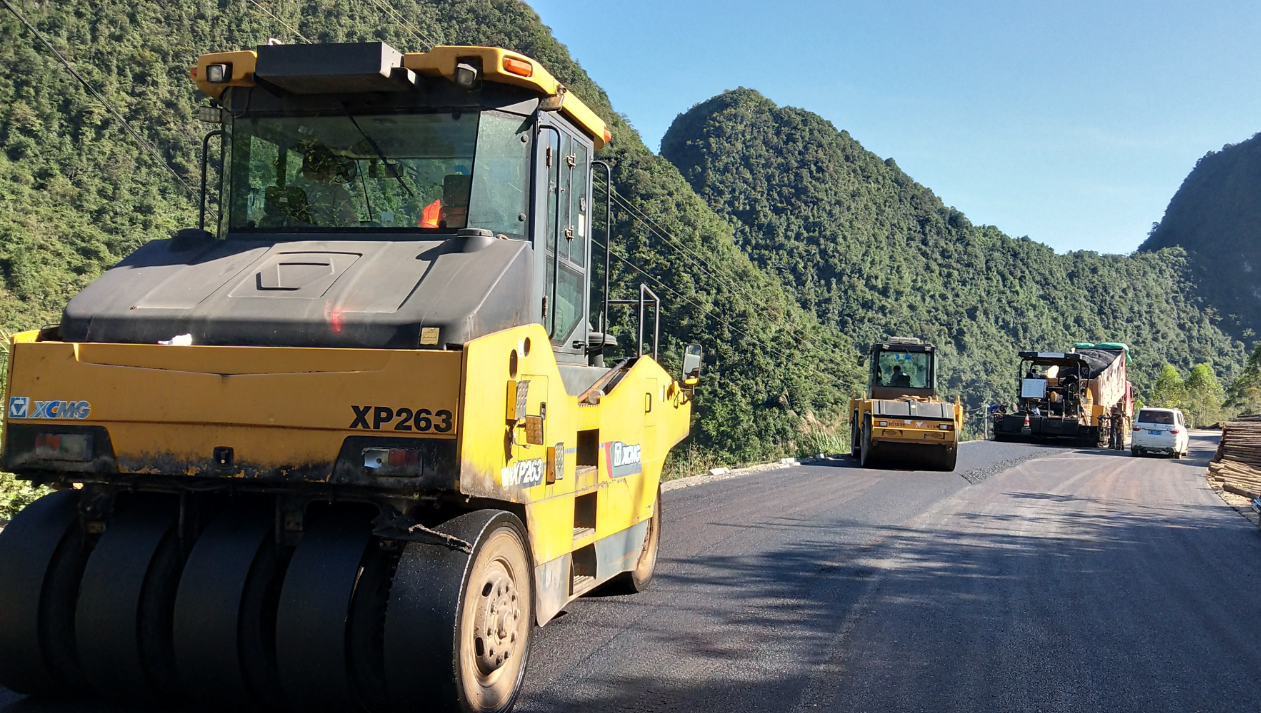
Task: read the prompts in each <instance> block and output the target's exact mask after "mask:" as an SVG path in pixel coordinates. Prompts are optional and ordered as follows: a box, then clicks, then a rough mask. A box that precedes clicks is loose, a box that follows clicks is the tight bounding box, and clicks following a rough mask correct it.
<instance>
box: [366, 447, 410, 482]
mask: <svg viewBox="0 0 1261 713" xmlns="http://www.w3.org/2000/svg"><path fill="white" fill-rule="evenodd" d="M363 467H364V468H367V469H369V470H375V471H376V474H377V475H399V476H418V475H421V473H422V472H423V470H424V463H423V461H422V459H421V457H420V451H419V450H414V449H411V448H365V449H364V450H363Z"/></svg>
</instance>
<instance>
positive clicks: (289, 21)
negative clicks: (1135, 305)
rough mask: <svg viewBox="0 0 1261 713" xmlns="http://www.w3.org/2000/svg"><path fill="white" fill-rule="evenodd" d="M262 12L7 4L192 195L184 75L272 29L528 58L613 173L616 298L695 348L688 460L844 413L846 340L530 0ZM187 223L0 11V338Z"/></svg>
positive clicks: (784, 447)
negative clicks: (699, 347) (592, 126)
mask: <svg viewBox="0 0 1261 713" xmlns="http://www.w3.org/2000/svg"><path fill="white" fill-rule="evenodd" d="M262 4H263V5H266V6H267V7H268V8H269V9H270V10H271V11H272V12H273V13H274V14H275V15H276V17H278V18H279V19H280V20H282V21H283V23H284V24H282V23H281V22H278V21H277V20H275V19H273V18H272V17H270V16H268V15H267V14H265V13H263V12H262V11H260V10H259V9H258V7H257V6H256V5H255V4H252V3H245V2H241V1H239V0H194V1H193V2H184V3H154V2H150V1H147V0H101V1H100V2H93V3H37V2H34V1H31V0H17V1H16V2H15V5H16V6H17V7H18V8H19V9H20V10H21V11H22V12H23V13H24V14H25V15H26V16H27V17H28V18H29V19H30V20H31V21H32V22H34V23H35V24H36V25H37V27H38V28H39V29H40V31H41V32H42V33H43V34H45V35H46V36H47V37H48V38H49V39H50V41H52V43H53V44H54V45H55V46H56V47H57V48H58V49H59V50H60V51H61V52H62V53H63V54H65V55H66V56H67V57H68V58H69V59H70V60H71V61H72V62H73V63H74V64H75V66H76V68H77V69H78V70H79V71H80V72H81V73H82V74H84V75H85V76H86V77H87V79H88V80H89V81H90V82H91V83H92V84H93V86H95V87H96V88H97V89H98V90H99V91H100V92H101V93H102V94H103V95H104V96H105V97H106V98H107V100H108V101H109V102H110V103H111V104H112V105H113V106H114V107H116V108H117V109H118V110H119V111H120V112H121V113H122V115H123V116H124V117H126V119H127V120H128V122H130V123H131V124H132V125H133V126H134V127H135V128H136V129H137V130H139V131H140V132H141V133H143V134H144V135H145V136H146V138H147V139H148V140H149V141H150V142H152V143H153V144H154V145H156V146H157V147H158V148H159V149H160V151H161V152H162V154H163V157H164V158H165V159H166V161H168V162H170V164H172V165H173V166H174V167H175V170H176V171H177V172H179V173H180V174H181V175H182V176H183V178H184V179H185V181H186V182H188V183H191V184H194V185H195V184H196V182H197V171H198V167H199V155H198V153H199V150H200V139H201V136H202V135H203V134H204V133H205V132H206V130H207V127H206V126H204V125H201V124H198V123H197V122H196V121H195V107H196V106H197V105H198V104H199V103H202V104H204V103H205V102H204V98H202V97H199V96H198V95H197V94H196V93H195V90H194V87H193V84H192V82H191V81H190V80H189V78H188V68H189V67H190V66H192V64H193V63H194V62H195V61H196V58H197V56H198V55H199V54H200V53H202V52H207V51H215V50H223V49H238V48H243V47H252V46H255V45H258V44H260V43H265V42H266V41H267V40H268V38H269V37H276V38H279V39H281V40H283V41H300V40H296V37H295V34H294V33H293V32H291V31H290V29H289V28H288V27H286V25H288V26H289V27H292V28H293V30H296V31H297V33H300V34H301V35H303V36H305V37H306V38H308V39H311V40H313V41H322V42H340V41H363V40H368V41H371V40H383V41H386V42H389V43H390V44H392V45H393V46H395V47H396V48H399V49H401V50H405V51H417V50H422V49H425V48H427V46H428V44H429V43H430V42H432V43H439V44H444V43H445V44H482V45H500V46H505V47H509V48H511V49H515V50H519V51H521V52H523V53H525V54H528V55H531V56H533V57H535V58H537V59H538V60H540V61H541V62H543V63H544V64H545V65H546V66H547V67H548V69H549V70H550V71H551V72H552V73H553V74H555V75H556V76H557V77H558V78H559V79H560V80H561V81H563V82H564V83H565V85H566V86H568V87H569V88H570V90H572V91H573V92H574V93H575V94H576V95H578V96H580V97H582V99H583V100H584V101H585V102H587V103H588V104H589V105H590V106H591V107H592V108H593V109H594V110H595V111H596V112H598V113H599V114H600V115H601V116H602V117H603V118H604V119H605V120H606V121H608V122H609V124H610V127H611V129H612V132H613V135H614V139H613V142H612V144H611V146H610V147H609V148H607V149H605V150H604V151H603V152H602V155H601V156H600V157H601V158H604V159H606V160H609V161H611V162H612V163H613V164H614V166H615V169H614V181H615V183H616V185H617V188H618V191H619V193H620V195H621V196H622V197H623V199H624V200H625V202H626V204H627V205H628V206H630V207H632V208H633V209H634V211H635V212H636V214H632V213H631V212H630V211H627V210H621V209H619V210H618V211H617V212H616V224H615V225H614V231H613V232H614V235H615V240H616V241H615V252H616V253H617V255H618V256H619V259H620V260H622V261H615V264H614V268H613V271H612V276H613V282H614V285H615V289H616V290H617V291H618V292H619V293H620V294H622V295H630V294H634V292H635V291H636V290H637V288H638V284H639V283H640V282H646V283H647V284H649V286H650V287H652V288H653V289H654V290H655V291H657V292H658V293H659V294H661V295H662V297H663V300H664V302H665V310H664V311H663V315H662V328H663V331H664V332H665V334H664V340H663V344H662V352H663V359H664V361H665V362H666V363H667V365H668V366H672V367H673V366H676V365H677V361H678V353H679V351H680V348H681V345H682V344H684V343H686V342H689V341H699V342H701V343H702V344H703V345H704V346H705V347H706V352H707V354H706V362H707V364H706V366H707V368H706V371H705V373H704V375H703V380H702V384H701V388H700V390H699V392H698V402H697V405H698V408H697V409H696V414H697V417H696V423H695V424H694V428H693V434H694V436H693V441H694V443H693V444H692V445H694V446H695V449H694V450H693V451H691V452H692V454H693V455H694V456H696V457H697V458H699V459H700V460H705V459H710V460H715V459H716V460H721V461H724V462H728V463H732V462H742V461H752V460H758V459H765V458H771V457H777V456H780V455H784V454H786V453H794V452H796V451H797V450H798V448H799V445H798V442H799V441H800V440H801V438H802V434H803V429H806V428H807V425H808V426H809V429H810V431H811V432H812V433H813V432H816V431H818V430H819V428H821V427H823V428H826V427H828V426H831V425H833V424H835V423H836V422H837V419H838V418H840V417H841V416H840V414H841V412H843V410H844V409H843V407H842V404H843V402H844V401H845V399H847V398H848V394H849V387H850V385H851V384H853V383H856V381H857V366H856V350H855V349H854V348H853V346H852V344H851V343H850V342H849V341H848V340H846V339H844V338H842V337H840V336H838V334H837V332H836V331H835V330H833V329H828V328H824V327H822V326H821V325H820V324H819V323H818V321H817V320H816V319H815V317H814V315H813V314H812V313H811V312H809V311H808V310H803V309H802V308H801V307H800V306H798V304H797V302H796V300H794V299H793V298H792V297H791V296H790V295H789V294H788V293H786V292H785V290H784V289H783V287H782V286H781V285H780V283H779V280H778V278H777V277H776V276H774V275H768V274H767V273H765V272H763V271H762V270H760V269H759V268H758V267H757V266H755V265H754V264H753V263H752V262H751V261H750V260H749V259H748V258H747V257H746V256H745V255H744V254H743V253H742V252H741V251H740V250H739V249H738V248H737V247H736V246H735V244H734V243H733V240H732V234H731V228H730V226H729V225H728V224H727V223H726V222H725V221H724V220H723V219H722V218H720V217H719V216H718V215H716V214H715V213H714V212H713V211H712V210H711V209H710V208H709V207H708V206H707V205H706V204H705V202H704V201H702V200H701V199H700V198H699V197H697V196H696V194H695V193H694V192H693V191H692V189H691V188H690V187H689V186H688V184H687V183H686V181H684V180H683V178H682V177H681V176H680V175H679V173H678V171H677V170H676V169H675V168H674V166H672V165H671V164H670V163H669V162H667V161H665V160H664V159H662V158H660V157H659V156H656V155H654V154H653V153H652V152H651V151H649V150H648V148H647V147H646V146H644V144H643V142H642V141H641V140H640V138H639V136H638V134H637V133H636V132H635V130H634V129H633V128H631V126H630V125H629V124H628V123H627V122H626V121H625V120H624V119H623V118H622V117H621V116H620V115H618V114H617V113H616V112H615V111H614V110H613V108H612V107H611V105H610V103H609V100H608V97H607V96H606V95H605V93H604V92H603V90H601V89H600V88H599V87H598V86H597V85H596V84H595V83H594V82H593V81H592V80H591V78H590V77H588V76H587V74H586V73H585V72H584V71H583V70H582V68H581V67H580V66H578V64H577V63H576V62H574V61H573V59H572V58H570V57H569V55H568V52H567V51H566V49H565V47H564V45H562V44H560V43H559V42H557V41H556V40H555V39H554V38H553V37H552V35H551V33H550V31H549V30H548V29H547V27H546V26H544V25H543V24H542V22H541V21H540V19H539V17H538V15H537V14H535V13H534V12H533V11H532V10H531V9H530V8H529V7H528V6H527V5H525V4H524V3H522V2H518V1H517V0H425V1H423V2H422V1H420V0H391V4H392V6H393V7H394V8H395V9H396V10H397V12H398V13H400V14H401V16H402V17H404V18H406V21H407V25H408V26H407V27H403V26H401V25H399V24H398V23H397V22H396V21H395V17H392V16H390V15H384V14H382V11H381V9H380V6H379V5H375V4H373V3H365V2H362V1H361V0H264V2H263V3H262ZM600 190H601V189H598V191H597V192H598V193H599V192H600ZM195 221H196V210H195V203H194V200H193V197H192V195H190V193H189V192H188V191H187V190H186V189H185V188H184V187H183V186H181V185H180V183H179V182H177V181H175V180H173V179H172V177H171V176H170V175H169V174H168V173H167V172H166V170H165V168H164V167H163V166H162V165H161V164H160V163H159V162H158V161H155V160H154V159H153V158H152V157H150V156H149V155H147V154H145V153H144V152H143V151H142V150H141V149H140V147H138V146H137V145H136V142H135V141H134V140H133V139H132V138H131V137H130V136H129V135H127V133H126V132H125V130H124V129H123V127H122V126H121V125H120V124H119V123H118V121H117V120H116V119H115V118H114V117H113V116H112V115H111V114H110V113H109V112H108V111H106V109H105V107H104V106H102V105H101V103H100V102H98V101H97V100H95V99H94V98H93V97H92V96H91V95H90V94H88V93H87V92H86V91H85V90H84V89H83V88H82V87H81V86H79V84H77V83H76V82H75V81H74V80H73V78H71V77H70V75H69V74H68V73H67V72H66V71H65V70H64V68H63V67H61V66H60V64H59V63H58V62H57V60H56V59H55V58H54V57H53V56H51V54H49V53H48V51H47V50H46V49H45V48H44V47H42V46H41V45H40V44H39V43H38V42H37V41H36V40H35V39H34V38H33V37H31V36H30V35H29V33H28V32H26V30H24V29H23V28H22V27H21V25H20V24H19V23H18V22H17V20H16V19H15V18H14V17H13V16H12V15H11V14H9V13H8V12H6V11H3V10H0V327H2V328H5V329H9V330H19V329H29V328H32V327H38V326H42V325H45V324H50V323H54V322H56V321H57V320H58V318H59V312H60V310H61V308H62V306H63V305H64V304H65V302H66V300H67V299H68V298H69V296H70V295H72V294H74V293H75V292H77V291H78V290H79V289H81V288H82V287H83V286H84V285H85V284H87V283H88V282H89V281H91V280H92V279H93V278H94V277H96V276H97V275H99V274H100V272H101V271H102V270H104V269H105V268H107V267H108V266H110V265H112V264H113V263H115V262H117V261H118V260H119V259H120V258H121V257H122V256H124V255H126V254H128V253H129V252H130V251H132V250H134V249H135V248H136V247H137V246H138V245H140V244H142V243H143V242H145V241H147V240H151V239H154V238H162V237H167V236H169V235H170V233H171V232H172V231H173V230H175V229H177V228H180V227H186V226H189V225H193V224H195ZM601 223H602V221H601ZM595 227H596V229H597V232H596V234H597V235H602V234H603V231H602V228H603V225H602V224H600V225H597V226H595ZM601 239H602V238H601ZM676 246H681V247H682V248H683V249H685V250H687V251H689V252H690V253H693V254H696V255H701V256H703V262H701V261H696V260H689V259H686V258H684V257H683V254H682V253H680V250H679V247H676ZM624 312H625V311H623V312H622V313H619V314H617V315H614V316H615V317H617V320H616V321H615V322H614V331H615V332H616V333H620V334H621V335H622V337H623V344H624V345H627V346H629V339H627V336H628V335H630V334H632V333H633V331H634V330H633V329H632V325H631V324H630V322H629V320H628V318H627V316H626V315H625V314H624ZM697 454H699V455H697ZM698 462H699V461H698Z"/></svg>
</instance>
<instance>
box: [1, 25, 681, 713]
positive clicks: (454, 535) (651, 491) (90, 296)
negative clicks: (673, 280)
mask: <svg viewBox="0 0 1261 713" xmlns="http://www.w3.org/2000/svg"><path fill="white" fill-rule="evenodd" d="M191 77H192V80H193V81H195V82H196V84H197V87H198V89H199V90H200V91H201V92H203V93H204V94H206V95H207V96H208V97H209V102H208V106H203V107H200V109H199V111H200V115H201V118H202V119H203V120H204V121H207V122H210V123H211V124H213V125H214V126H212V127H211V128H212V129H213V130H211V131H210V132H209V133H208V134H207V135H206V137H205V140H204V142H203V148H204V149H205V151H204V152H203V154H204V155H203V171H202V175H203V182H202V211H201V215H202V223H201V226H200V227H199V228H196V229H192V228H190V229H185V230H181V231H179V232H178V233H177V234H176V235H175V236H174V237H173V238H172V239H170V240H159V241H155V242H151V243H148V244H146V245H144V246H143V247H141V248H140V249H139V250H137V251H136V252H135V253H133V254H132V255H130V256H129V257H127V258H126V259H124V260H123V261H122V262H120V263H119V264H118V265H117V266H116V267H114V268H113V269H110V270H108V271H107V272H105V273H104V274H103V275H102V276H101V277H100V278H99V279H97V280H96V281H95V282H93V283H92V284H90V285H89V286H88V287H87V288H86V289H84V290H83V292H81V293H80V294H78V295H77V296H75V297H74V298H73V299H72V300H71V301H70V302H69V304H68V305H67V306H66V308H65V311H64V314H63V316H62V319H61V322H60V324H58V325H57V326H54V327H49V328H46V329H42V330H39V331H31V332H25V333H20V334H17V335H15V336H14V337H13V338H12V344H11V351H10V354H11V357H10V360H9V365H8V382H7V393H6V394H5V397H6V400H5V408H6V420H5V429H4V441H3V456H2V460H3V462H2V465H3V467H4V468H5V469H6V470H8V471H11V472H13V473H16V474H17V475H18V476H19V477H21V478H24V479H27V480H31V481H34V482H37V483H43V484H46V485H49V486H51V487H52V488H53V489H54V490H55V492H53V493H52V494H50V495H48V496H46V497H44V498H41V499H40V500H38V501H36V502H35V503H33V504H32V505H30V506H29V507H28V508H26V509H25V510H24V511H22V512H21V513H19V514H18V515H17V517H15V518H14V519H13V521H12V522H11V523H10V524H9V525H8V527H6V528H5V529H4V531H3V532H2V533H0V612H3V615H2V616H0V685H3V686H5V687H8V688H10V689H12V690H14V691H17V692H19V693H39V692H55V693H58V694H64V693H67V692H72V691H80V692H84V693H86V694H89V695H91V694H95V695H100V696H103V697H106V698H111V699H115V700H120V701H125V702H129V703H140V704H169V703H174V704H179V703H180V702H191V703H193V704H195V705H198V706H200V707H202V708H205V709H207V710H216V711H219V710H245V709H253V710H260V709H266V710H286V709H287V710H291V711H295V712H302V711H314V710H321V711H332V710H336V711H342V710H344V711H351V710H354V711H370V712H378V711H379V712H381V713H387V712H397V713H404V712H408V711H506V710H509V709H511V708H512V706H513V704H514V702H515V701H516V698H517V696H518V694H519V692H520V689H521V682H522V680H523V677H524V675H525V671H526V664H527V661H528V659H529V653H530V640H531V635H532V631H533V630H534V628H535V627H536V626H541V625H544V624H546V623H547V622H548V621H549V620H550V619H552V618H553V617H555V616H556V615H557V614H558V613H559V612H560V611H561V610H562V609H563V608H564V607H565V606H566V605H567V604H568V603H569V602H571V601H572V600H573V599H575V598H576V597H579V596H581V595H583V594H584V593H587V592H590V591H592V590H593V589H594V588H596V587H602V586H604V587H610V588H620V589H622V590H625V591H630V592H633V591H638V590H641V589H643V588H644V587H646V586H647V585H648V583H649V582H650V581H651V579H652V576H653V569H654V566H655V563H656V558H657V545H658V541H659V538H660V534H661V499H660V494H659V492H660V491H659V482H660V476H661V468H662V464H663V462H664V460H665V457H666V454H667V453H668V451H669V450H670V448H671V447H673V446H674V445H675V444H676V443H678V442H679V441H680V440H681V439H683V438H684V437H686V435H687V433H688V425H689V417H690V412H691V399H692V390H693V388H694V385H695V384H696V382H697V379H698V376H699V373H700V368H701V366H700V363H701V353H700V349H699V347H694V346H692V347H688V348H687V349H685V351H684V354H683V358H682V366H683V373H682V374H679V375H678V376H677V378H676V377H675V376H672V375H671V374H669V373H667V372H666V371H665V370H663V369H662V367H661V366H660V365H659V364H658V361H657V351H656V350H657V338H658V334H657V329H656V326H655V325H656V324H657V320H656V319H655V317H653V316H651V315H655V312H654V311H653V309H654V308H655V309H658V310H659V308H660V304H659V302H658V301H657V300H656V296H655V295H653V294H652V293H651V291H650V290H648V289H647V288H646V287H641V291H640V294H638V295H629V296H624V298H623V299H610V295H609V288H608V285H609V282H608V279H607V273H608V270H607V267H608V252H607V245H608V237H610V236H607V235H606V236H604V237H605V243H604V245H605V250H604V251H603V252H604V254H603V261H604V262H603V268H604V269H603V271H602V272H597V268H599V267H601V266H600V265H599V264H597V263H599V262H600V258H601V255H600V251H594V250H593V249H592V246H593V237H595V236H593V235H592V232H593V225H594V221H593V220H592V217H593V214H594V213H598V212H599V211H597V210H596V208H597V206H598V203H604V207H605V210H608V203H607V201H595V200H593V187H594V185H595V182H594V181H593V174H595V173H604V175H605V177H606V178H607V177H608V173H607V168H608V167H607V166H605V165H602V164H600V162H598V161H596V160H594V158H593V154H594V152H595V151H596V150H598V149H600V148H601V147H603V146H604V145H605V143H606V142H607V141H609V138H610V137H609V133H608V131H607V130H606V128H605V125H604V123H603V122H602V121H601V120H600V119H599V118H598V117H597V116H596V115H595V114H594V113H593V112H592V111H591V110H590V109H589V108H587V107H586V106H585V105H584V104H583V103H582V102H581V101H580V100H579V99H578V98H577V97H576V96H574V95H573V94H571V93H569V92H568V91H567V90H566V88H565V87H564V86H563V85H561V84H560V83H559V82H557V81H556V79H554V78H553V77H552V76H551V75H550V74H549V73H548V72H547V70H546V69H545V68H544V67H543V66H541V65H540V64H539V63H538V62H536V61H535V60H533V59H531V58H529V57H525V56H523V55H520V54H518V53H515V52H511V51H507V50H503V49H498V48H489V47H450V46H444V47H435V48H434V49H433V50H431V51H429V52H424V53H407V54H404V53H400V52H398V51H396V50H394V49H393V48H391V47H389V46H388V45H386V44H382V43H358V44H323V45H318V44H317V45H301V46H291V45H267V46H262V47H258V48H257V49H254V50H246V51H237V52H221V53H214V54H206V55H203V56H201V58H200V59H199V61H198V62H197V65H196V66H195V67H193V68H192V69H191ZM216 149H217V154H216ZM216 156H217V157H216ZM207 161H209V162H210V163H212V164H214V165H215V168H216V169H217V170H214V171H207V170H206V166H207V164H206V163H205V162H207ZM593 169H602V170H601V171H599V172H596V171H594V170H593ZM207 175H209V176H211V179H210V180H209V181H207V180H206V179H205V178H204V177H205V176H207ZM216 176H221V178H215V177H216ZM208 184H209V185H208ZM604 188H605V195H606V196H607V195H608V189H609V188H610V187H609V186H608V185H605V186H604ZM216 205H217V207H218V210H217V211H212V210H210V208H211V207H213V206H216ZM215 214H217V217H214V216H215ZM208 216H210V217H208ZM600 217H601V218H602V219H603V220H602V221H601V222H602V223H603V224H604V225H609V224H611V222H610V221H609V220H608V218H609V216H608V215H607V214H606V215H603V216H600ZM593 273H594V274H597V275H603V280H593ZM635 305H638V314H637V318H638V325H639V326H638V332H637V333H636V334H632V335H627V336H626V337H624V338H623V339H624V341H625V342H626V343H625V344H622V345H619V344H618V339H617V338H616V337H614V336H613V335H612V334H609V333H608V332H609V330H608V329H607V328H606V327H605V325H608V324H609V323H610V322H611V321H612V320H611V318H610V311H611V310H614V311H615V310H619V309H625V308H626V307H627V306H630V307H631V314H632V315H633V314H634V306H635ZM619 316H620V315H619ZM619 323H623V324H634V318H633V316H632V317H627V318H625V319H622V320H620V322H619ZM606 358H607V359H606Z"/></svg>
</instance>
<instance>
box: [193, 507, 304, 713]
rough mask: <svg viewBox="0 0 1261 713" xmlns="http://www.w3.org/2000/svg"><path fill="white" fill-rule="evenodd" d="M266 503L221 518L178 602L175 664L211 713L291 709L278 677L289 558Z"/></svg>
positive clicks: (206, 536)
mask: <svg viewBox="0 0 1261 713" xmlns="http://www.w3.org/2000/svg"><path fill="white" fill-rule="evenodd" d="M262 505H263V504H262V503H259V504H253V503H248V504H240V505H235V506H232V507H231V509H229V510H227V511H226V512H223V513H221V514H220V515H219V516H218V517H216V518H215V519H214V520H213V521H211V523H210V525H209V526H208V527H207V528H206V529H205V531H204V532H203V533H202V534H201V537H200V538H198V540H197V544H196V546H194V547H193V549H192V552H191V553H189V556H188V563H187V564H186V565H185V567H184V574H183V576H182V577H181V578H180V586H179V591H178V593H177V594H176V598H175V622H174V627H173V635H174V642H175V665H176V668H177V669H178V670H179V675H180V682H181V683H183V684H184V687H185V689H186V691H187V693H188V697H189V698H190V699H191V700H192V701H193V702H194V703H195V704H197V705H198V706H199V707H201V708H204V709H207V710H239V709H249V708H257V709H272V710H274V709H278V708H283V707H284V697H283V695H282V694H281V691H280V680H279V675H278V673H277V670H276V655H275V654H276V645H275V630H276V629H275V627H276V603H277V599H278V597H279V591H280V583H281V581H282V578H283V576H284V559H283V557H281V556H280V553H279V548H277V547H276V545H275V528H274V520H275V515H274V513H273V511H272V509H271V508H268V507H263V506H262Z"/></svg>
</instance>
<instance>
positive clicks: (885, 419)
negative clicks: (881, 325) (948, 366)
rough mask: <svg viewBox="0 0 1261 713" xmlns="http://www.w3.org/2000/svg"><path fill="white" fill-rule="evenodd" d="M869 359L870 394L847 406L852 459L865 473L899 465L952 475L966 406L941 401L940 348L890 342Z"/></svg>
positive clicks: (875, 346) (876, 348) (913, 340)
mask: <svg viewBox="0 0 1261 713" xmlns="http://www.w3.org/2000/svg"><path fill="white" fill-rule="evenodd" d="M867 357H868V359H867V361H868V379H867V393H866V394H865V395H858V394H856V395H855V396H854V397H853V398H852V399H850V402H849V409H850V441H849V442H850V454H851V455H853V456H854V457H855V458H858V459H859V462H860V463H861V464H862V466H863V467H864V468H866V467H872V466H875V465H877V464H878V463H882V462H887V461H891V460H900V461H903V462H904V463H919V464H923V465H926V466H927V467H929V468H932V469H934V470H954V469H955V462H956V460H957V459H958V457H959V431H960V430H962V428H963V406H962V405H960V404H958V403H954V404H950V403H946V402H944V401H942V400H941V399H940V398H938V396H937V348H936V347H934V346H933V345H932V344H927V343H925V342H923V341H921V340H919V339H916V338H914V337H892V338H889V339H886V340H885V341H883V342H877V343H875V344H873V345H871V350H870V351H869V352H868V355H867Z"/></svg>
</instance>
